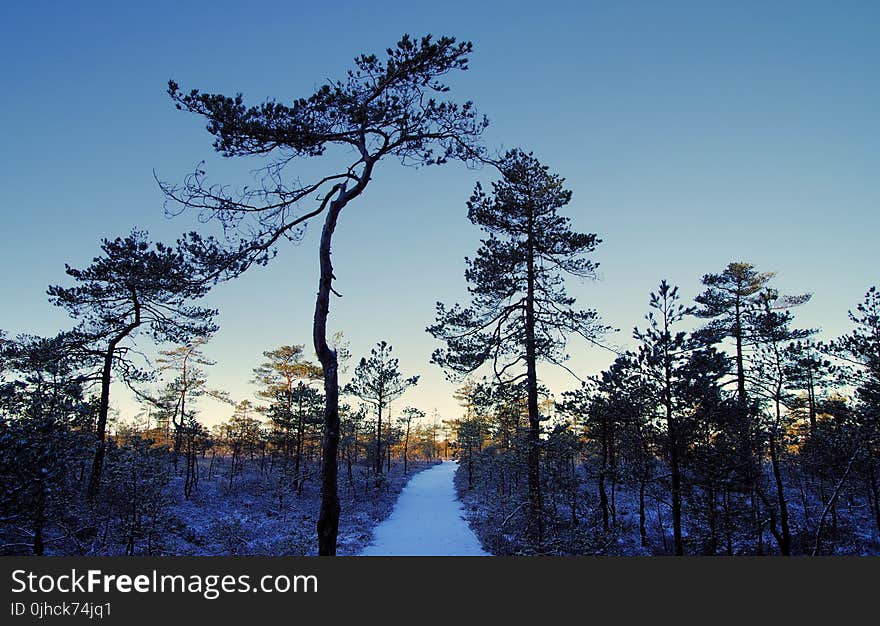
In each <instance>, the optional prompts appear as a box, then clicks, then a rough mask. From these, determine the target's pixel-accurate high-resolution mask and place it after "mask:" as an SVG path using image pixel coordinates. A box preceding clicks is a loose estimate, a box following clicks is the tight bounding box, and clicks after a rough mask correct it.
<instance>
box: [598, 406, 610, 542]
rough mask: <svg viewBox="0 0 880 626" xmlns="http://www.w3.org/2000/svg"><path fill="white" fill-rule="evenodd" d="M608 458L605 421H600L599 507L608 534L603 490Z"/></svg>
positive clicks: (606, 508)
mask: <svg viewBox="0 0 880 626" xmlns="http://www.w3.org/2000/svg"><path fill="white" fill-rule="evenodd" d="M607 457H608V442H607V440H606V433H605V419H604V418H603V419H602V462H601V465H599V506H600V508H601V509H602V530H604V531H605V532H608V492H607V491H606V489H605V466H606V464H607Z"/></svg>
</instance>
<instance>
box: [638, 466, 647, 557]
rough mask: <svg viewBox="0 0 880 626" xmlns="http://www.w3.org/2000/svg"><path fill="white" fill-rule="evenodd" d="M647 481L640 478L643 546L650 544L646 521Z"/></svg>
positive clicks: (640, 526)
mask: <svg viewBox="0 0 880 626" xmlns="http://www.w3.org/2000/svg"><path fill="white" fill-rule="evenodd" d="M645 483H646V481H645V480H644V478H642V479H641V480H639V538H640V539H641V543H642V547H643V548H644V547H645V546H647V545H648V526H647V523H646V521H645V486H646V485H645Z"/></svg>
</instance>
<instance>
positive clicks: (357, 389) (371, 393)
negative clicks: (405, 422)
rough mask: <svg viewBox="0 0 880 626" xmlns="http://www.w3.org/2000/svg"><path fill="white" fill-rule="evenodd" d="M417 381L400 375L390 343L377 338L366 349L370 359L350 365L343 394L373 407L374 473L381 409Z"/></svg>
mask: <svg viewBox="0 0 880 626" xmlns="http://www.w3.org/2000/svg"><path fill="white" fill-rule="evenodd" d="M418 382H419V377H418V376H410V377H409V378H404V377H403V375H402V374H401V373H400V369H399V368H398V361H397V359H396V358H393V357H392V356H391V346H390V345H388V344H387V343H386V342H384V341H380V342H379V343H378V344H377V345H376V347H375V348H373V349H371V350H370V358H366V357H363V358H361V360H360V362H359V363H358V364H357V366H356V367H355V368H354V378H353V379H352V381H351V382H350V383H349V384H348V385H346V386H345V393H348V394H351V395H353V396H357V397H358V398H360V399H361V400H363V401H364V402H367V403H368V404H371V405H373V407H375V409H376V418H377V422H376V458H375V463H376V465H375V472H376V476H379V475H380V474H381V473H382V460H383V459H382V412H383V410H384V409H385V407H387V406H388V404H389V403H390V402H392V401H394V400H396V399H397V398H399V397H400V396H402V395H403V394H404V392H406V390H407V389H409V388H410V387H412V386H413V385H415V384H416V383H418ZM389 454H390V452H389Z"/></svg>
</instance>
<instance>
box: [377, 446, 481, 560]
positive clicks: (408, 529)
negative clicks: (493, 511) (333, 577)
mask: <svg viewBox="0 0 880 626" xmlns="http://www.w3.org/2000/svg"><path fill="white" fill-rule="evenodd" d="M455 469H456V464H455V463H453V462H449V461H446V462H444V463H441V464H439V465H436V466H434V467H432V468H431V469H428V470H425V471H423V472H420V473H419V474H417V475H415V476H414V477H413V478H412V479H411V480H410V481H409V483H407V485H406V487H404V488H403V491H402V492H401V494H400V498H399V499H398V500H397V504H395V505H394V510H393V511H392V512H391V516H390V517H388V519H386V520H385V521H384V522H382V523H381V524H379V526H377V527H376V531H375V534H374V535H373V543H372V544H370V545H369V546H367V548H366V549H365V550H364V551H363V552H362V553H361V556H490V555H489V554H488V553H487V552H485V551H484V550H483V548H482V547H481V546H480V542H479V540H478V539H477V536H476V535H475V534H474V533H473V531H471V529H470V528H469V527H468V525H467V523H466V522H465V521H464V519H463V518H462V508H461V504H460V503H459V502H458V500H457V499H456V497H455V487H454V486H453V482H452V479H453V476H454V475H455Z"/></svg>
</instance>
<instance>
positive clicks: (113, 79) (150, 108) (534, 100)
mask: <svg viewBox="0 0 880 626" xmlns="http://www.w3.org/2000/svg"><path fill="white" fill-rule="evenodd" d="M122 4H123V3H68V2H58V3H46V2H15V1H7V2H4V3H3V5H2V7H0V53H2V58H3V65H2V66H3V69H2V76H3V79H4V87H5V94H4V97H3V98H2V99H0V188H2V189H3V195H2V197H0V215H2V221H0V233H2V234H0V242H2V246H0V274H2V276H3V291H2V293H3V296H2V298H3V305H2V307H0V328H3V329H5V330H7V331H8V332H9V333H10V334H16V333H19V332H31V333H37V334H52V333H54V332H56V331H57V330H59V329H61V328H62V327H65V326H68V325H69V324H70V321H69V320H68V319H67V318H66V316H65V315H64V313H63V312H62V311H61V310H57V309H54V308H53V307H52V306H51V305H50V304H49V303H48V301H47V299H46V297H45V288H46V286H47V285H48V284H51V283H57V282H63V281H64V279H65V276H64V273H63V271H64V263H70V264H71V265H74V266H84V265H86V264H88V262H89V261H90V259H91V258H92V256H94V255H95V254H96V253H97V252H98V242H99V240H100V238H101V237H105V236H110V237H113V236H117V235H121V234H125V233H126V232H128V231H129V230H130V229H131V228H132V227H133V226H138V227H141V228H146V229H148V230H150V232H151V234H152V235H153V236H154V237H156V238H161V239H173V238H174V237H176V236H177V234H178V233H179V232H182V231H184V230H191V229H193V228H197V227H200V226H199V225H198V224H197V223H196V221H195V219H194V216H192V215H184V216H180V217H177V218H174V219H170V220H169V219H167V218H165V217H164V215H163V209H162V202H163V197H162V194H161V193H160V191H159V189H158V188H157V186H156V183H155V181H154V179H153V170H154V169H155V170H156V171H157V173H158V175H159V177H160V178H162V179H165V180H171V181H179V180H180V179H181V178H182V177H183V176H184V175H185V174H186V173H187V172H189V171H191V170H192V169H193V167H194V166H195V164H197V163H198V162H199V161H200V160H201V159H206V160H207V162H208V171H209V174H210V173H214V174H215V175H216V176H215V179H216V180H222V181H229V182H247V181H248V171H249V168H251V167H253V166H254V162H249V163H245V162H241V161H239V162H236V161H235V160H226V161H225V162H222V161H223V160H222V159H221V158H220V157H218V156H216V155H215V154H214V153H213V152H212V150H211V148H210V143H211V138H210V136H209V135H208V134H207V133H206V132H205V130H204V124H203V122H202V120H201V119H200V118H196V117H195V116H192V115H189V114H185V113H181V112H179V111H176V110H175V109H174V107H173V106H172V104H171V103H170V101H169V99H168V97H167V95H166V93H165V87H166V83H167V80H168V79H169V78H172V77H173V78H174V79H175V80H177V81H178V82H179V83H180V84H181V86H182V87H183V88H184V89H189V88H192V87H198V88H201V89H204V90H206V91H215V92H220V93H230V94H231V93H234V92H237V91H242V92H243V93H244V94H245V97H246V98H247V99H249V100H250V101H252V102H256V101H259V100H262V99H265V98H267V97H272V98H276V99H279V100H286V99H290V98H293V97H299V96H307V95H309V94H310V93H311V92H312V90H313V89H314V88H315V87H316V86H319V85H320V84H322V83H323V82H325V81H326V80H327V79H330V78H335V77H341V76H343V75H344V72H345V71H346V70H347V69H348V68H349V67H350V66H351V59H352V58H353V57H354V56H356V55H357V54H359V53H361V52H377V53H380V52H381V51H383V50H384V49H385V48H386V47H388V46H390V45H393V44H394V43H395V42H396V41H397V40H398V39H399V36H400V35H401V34H402V33H404V32H408V33H412V34H414V35H421V34H424V33H433V34H435V35H441V34H450V35H454V36H456V37H458V38H459V39H469V40H471V41H473V42H474V47H475V50H474V53H473V55H472V56H471V63H470V67H471V69H470V70H469V71H468V72H466V73H464V74H461V75H460V76H456V77H454V78H453V79H452V85H453V91H452V92H451V94H450V96H451V97H454V98H456V99H459V100H464V99H471V100H473V101H474V102H475V103H476V105H477V106H478V108H479V109H480V110H481V111H483V112H485V113H486V114H487V115H488V116H489V118H490V121H491V126H490V128H489V129H488V131H487V133H486V135H485V139H486V142H487V143H488V144H489V145H490V146H493V147H505V148H509V147H513V146H522V147H524V148H525V149H527V150H534V151H535V154H536V156H538V158H540V159H541V160H542V161H544V162H545V163H546V164H548V165H549V166H550V167H551V169H553V170H555V171H557V172H559V173H560V174H561V175H562V176H564V177H566V179H567V183H568V186H569V187H570V188H571V189H572V190H573V192H574V197H573V201H572V203H571V205H570V207H569V210H568V211H567V214H568V215H569V216H571V218H572V220H573V226H574V227H575V228H576V229H578V230H582V231H588V232H596V233H598V234H599V236H600V237H601V238H602V239H603V240H604V243H602V245H601V246H600V248H599V250H598V251H597V253H596V255H595V259H596V260H597V261H599V262H600V263H601V267H600V270H601V280H600V281H599V282H587V283H578V282H573V283H571V286H570V291H571V292H572V294H573V295H575V296H577V298H578V302H579V304H580V305H581V306H588V307H595V308H597V309H598V310H599V312H600V314H601V315H602V316H603V317H604V319H605V320H606V321H607V323H609V324H611V325H613V326H616V327H619V328H621V329H622V332H620V333H618V334H617V335H615V336H614V337H611V338H609V341H610V342H612V343H615V344H618V345H621V346H628V345H631V340H630V332H631V329H632V327H633V326H634V325H635V324H641V320H642V316H643V315H644V313H645V311H646V308H647V299H648V292H649V291H650V290H651V289H653V288H654V287H655V286H656V285H657V283H658V282H659V281H660V279H661V278H667V279H669V280H670V281H671V282H673V283H677V284H679V285H680V286H681V291H682V294H683V295H684V296H685V297H686V298H688V299H690V298H691V297H693V296H694V295H695V294H696V293H698V291H699V278H700V276H701V275H702V274H704V273H706V272H712V271H719V270H721V269H722V268H723V267H724V265H726V264H727V263H728V262H729V261H732V260H747V261H750V262H752V263H754V264H755V265H756V266H757V267H758V268H759V269H761V270H765V271H768V270H773V271H777V272H779V274H778V279H777V281H776V284H777V285H778V286H779V287H780V288H781V289H782V290H784V291H787V292H790V293H802V292H812V293H813V294H814V296H813V300H812V301H811V302H810V303H809V304H807V305H806V306H804V307H802V309H801V310H800V311H799V318H798V320H799V323H800V324H802V325H805V326H814V327H821V328H822V329H823V333H824V334H825V335H826V336H832V335H834V334H838V333H840V332H842V331H844V330H845V329H846V328H847V309H849V308H852V307H854V306H855V304H856V303H858V302H859V301H860V300H861V297H862V295H863V294H864V292H865V290H866V289H867V288H868V286H869V285H871V284H876V283H877V282H878V276H877V271H876V268H877V261H878V258H880V253H878V247H877V245H876V238H877V233H878V232H880V183H878V181H880V114H878V111H880V72H878V67H880V37H878V32H880V4H878V3H876V2H839V3H830V2H824V3H820V2H807V1H798V2H773V3H767V2H735V3H734V2H727V3H720V2H674V1H670V2H663V3H660V2H623V1H615V2H600V3H595V2H571V3H567V2H544V3H534V2H514V1H506V2H481V3H471V2H442V3H441V2H435V3H430V4H427V3H416V2H406V3H403V2H334V3H301V2H277V3H275V2H270V3H262V4H258V5H246V4H245V3H242V2H206V3H185V6H178V3H176V2H149V3H136V5H134V3H133V6H130V7H124V6H120V5H122ZM180 4H181V5H183V4H184V3H180ZM489 179H491V173H490V172H488V171H482V172H480V171H476V172H475V171H469V170H467V169H465V168H463V167H461V166H460V165H457V164H452V165H448V166H444V167H441V168H431V169H422V170H412V169H405V168H402V167H400V166H398V165H397V164H395V163H392V162H388V163H383V164H381V166H380V167H379V168H378V170H377V172H376V175H375V177H374V180H373V182H372V183H371V184H370V187H369V188H368V191H367V193H366V194H365V195H364V196H363V197H362V198H360V199H358V200H357V202H356V203H354V204H352V205H350V206H349V207H348V208H346V210H345V212H344V213H343V215H342V218H341V222H340V225H339V228H338V230H337V236H336V239H335V241H336V243H335V248H334V262H335V266H336V275H337V278H338V281H337V282H336V288H337V290H338V291H340V292H341V293H342V294H343V296H344V297H343V298H342V299H341V300H339V299H336V300H334V301H333V302H332V303H331V320H330V321H331V325H332V327H333V328H334V329H342V330H343V331H344V332H345V334H346V336H347V338H348V339H349V340H350V341H351V345H352V349H353V352H354V354H355V357H356V358H359V357H360V356H361V355H363V354H365V353H366V352H368V350H369V348H370V346H371V345H373V344H375V342H376V341H378V340H380V339H385V340H388V341H389V342H390V343H392V344H393V346H394V348H395V353H397V355H398V356H399V357H400V361H401V369H402V370H403V371H404V372H405V373H407V374H415V373H419V374H421V375H422V382H421V383H420V385H419V386H418V388H417V389H415V390H413V391H411V392H409V393H408V394H407V395H406V396H404V398H403V399H402V400H401V401H399V403H400V404H401V406H403V404H413V405H415V406H418V407H420V408H422V409H424V410H426V411H427V412H429V413H430V412H431V411H432V410H433V409H434V408H435V407H436V408H438V409H439V410H440V412H441V414H442V415H443V416H444V417H454V416H457V413H458V410H457V408H456V405H455V402H454V400H452V399H451V397H450V391H451V390H452V388H453V387H452V386H451V385H449V384H448V383H446V382H445V381H444V376H443V374H442V372H441V371H440V370H439V369H438V368H436V367H435V366H431V365H429V363H428V357H429V355H430V352H431V351H432V350H433V348H434V347H436V345H437V344H436V343H435V342H434V341H433V340H432V339H431V338H430V337H429V336H428V335H427V334H426V333H425V332H424V328H425V326H426V325H428V324H429V323H431V322H432V319H433V311H434V303H435V301H437V300H442V301H444V302H452V301H455V300H460V299H462V298H463V297H464V295H465V284H464V280H463V276H462V272H463V270H464V261H463V258H464V256H466V255H473V253H474V250H475V248H476V246H477V243H478V240H479V233H478V231H476V229H475V228H474V227H473V226H471V225H470V223H469V222H468V221H467V219H466V210H465V206H464V203H465V200H466V199H467V198H468V196H469V195H470V192H471V190H472V187H473V184H474V183H475V182H476V181H477V180H484V181H485V180H489ZM317 231H318V229H317V228H315V225H313V226H312V229H311V232H309V233H307V236H306V237H305V239H304V241H303V242H302V243H301V244H299V245H297V246H293V245H287V246H283V247H282V249H281V250H280V253H279V255H278V257H277V258H276V259H275V260H274V261H273V262H272V263H271V264H270V266H269V267H267V268H260V269H255V270H252V271H250V272H248V274H246V275H244V276H243V277H241V278H240V279H238V280H236V281H234V282H232V283H228V284H225V285H221V286H220V287H218V288H217V289H216V290H215V291H214V292H213V293H212V294H211V295H210V297H209V299H208V303H209V304H211V305H213V306H217V307H219V308H220V309H221V316H220V319H219V322H220V325H221V331H220V332H219V333H218V335H217V336H216V337H215V338H214V339H213V341H212V342H211V343H210V344H209V346H208V349H207V350H206V352H207V353H208V355H209V356H210V357H212V358H214V359H215V360H217V361H218V365H217V366H216V367H214V368H213V369H212V370H211V372H210V382H211V384H212V385H213V386H215V387H220V388H225V389H227V390H229V391H230V392H231V393H232V395H233V396H235V397H237V398H239V399H243V398H251V397H252V393H253V390H252V388H251V387H250V386H249V385H248V384H247V381H248V380H249V379H250V378H251V370H252V368H253V367H254V366H255V365H257V363H258V362H259V360H260V352H261V351H262V350H265V349H269V348H272V347H275V346H277V345H280V344H285V343H305V344H306V345H307V346H308V347H309V349H311V347H310V345H309V342H310V339H309V338H310V336H311V318H312V310H313V306H314V294H315V291H316V285H317V238H316V232H317ZM570 351H571V352H572V355H573V359H572V362H571V365H572V367H573V369H574V370H575V371H577V372H578V373H579V374H580V375H582V376H585V375H589V374H591V373H594V372H596V371H598V369H599V368H601V367H603V366H604V365H606V364H607V363H608V361H609V355H608V353H603V352H602V351H600V350H597V349H595V348H590V347H588V346H586V345H584V344H583V343H582V342H578V341H572V343H571V345H570ZM544 375H545V376H546V380H547V381H548V383H550V385H551V387H552V388H553V389H554V391H556V392H559V391H562V390H564V389H567V388H572V387H574V386H576V384H577V382H576V381H575V380H574V379H573V378H571V377H570V376H569V375H567V374H564V373H560V372H550V371H549V370H544ZM117 398H118V399H117V401H116V403H115V404H116V406H117V407H118V408H120V409H121V410H122V411H123V413H126V412H130V411H131V410H132V406H133V405H132V404H131V403H130V402H129V401H127V400H125V399H124V398H122V397H121V394H117ZM203 417H204V421H205V422H207V423H209V424H210V423H215V422H216V421H218V420H219V419H225V418H226V417H228V410H227V409H223V408H220V407H213V406H209V405H207V404H206V405H205V414H204V416H203Z"/></svg>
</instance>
